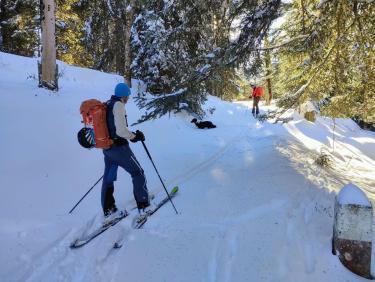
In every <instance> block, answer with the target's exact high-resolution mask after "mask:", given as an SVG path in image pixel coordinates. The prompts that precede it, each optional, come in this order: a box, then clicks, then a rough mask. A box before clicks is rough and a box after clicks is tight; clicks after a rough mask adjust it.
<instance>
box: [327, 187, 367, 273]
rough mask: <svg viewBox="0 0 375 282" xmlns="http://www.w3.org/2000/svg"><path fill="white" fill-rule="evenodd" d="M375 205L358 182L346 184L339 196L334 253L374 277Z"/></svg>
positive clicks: (350, 268)
mask: <svg viewBox="0 0 375 282" xmlns="http://www.w3.org/2000/svg"><path fill="white" fill-rule="evenodd" d="M372 212H373V210H372V205H371V202H370V201H369V200H368V198H367V197H366V195H365V193H363V192H362V190H361V189H359V188H358V187H357V186H355V185H353V184H348V185H346V186H344V187H343V188H342V189H341V191H340V193H339V194H338V195H337V197H336V202H335V219H334V226H333V240H332V253H333V254H335V255H336V254H337V255H338V257H339V259H340V261H341V262H342V264H343V265H344V266H346V267H347V268H348V269H349V270H351V271H352V272H354V273H356V274H358V275H360V276H363V277H365V278H371V277H372V275H371V252H372V218H373V215H372Z"/></svg>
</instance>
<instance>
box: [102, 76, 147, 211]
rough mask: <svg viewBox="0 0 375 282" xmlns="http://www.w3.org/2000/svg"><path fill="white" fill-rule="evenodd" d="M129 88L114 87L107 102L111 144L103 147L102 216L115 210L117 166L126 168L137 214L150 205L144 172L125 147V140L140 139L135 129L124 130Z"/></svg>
mask: <svg viewBox="0 0 375 282" xmlns="http://www.w3.org/2000/svg"><path fill="white" fill-rule="evenodd" d="M129 96H130V89H129V87H128V86H127V85H126V84H125V83H119V84H117V85H116V87H115V95H113V96H111V98H110V99H109V100H108V101H107V103H106V104H107V114H106V115H107V125H108V131H109V135H110V137H111V139H112V140H113V141H114V144H113V145H112V146H111V147H110V148H109V149H104V150H103V154H104V164H105V168H104V176H103V183H102V193H101V202H102V208H103V212H104V216H105V217H108V216H109V215H111V214H113V213H116V211H117V207H116V204H115V199H114V197H113V192H114V184H113V183H114V181H116V180H117V168H118V167H119V166H120V167H122V168H123V169H124V170H126V171H127V172H128V173H129V174H130V175H131V178H132V181H133V194H134V198H135V200H136V202H137V207H138V211H139V213H140V215H142V214H144V213H146V212H147V207H149V206H150V201H149V195H148V189H147V181H146V177H145V175H144V171H143V169H142V167H141V165H140V164H139V162H138V161H137V159H136V158H135V156H134V154H133V152H132V150H131V149H130V147H129V142H128V140H130V141H131V142H133V143H135V142H138V141H144V140H145V136H144V134H143V133H142V132H141V131H139V130H137V131H136V132H135V133H133V132H131V131H130V130H129V129H128V127H127V126H128V125H127V120H126V112H125V104H126V103H127V102H128V99H129Z"/></svg>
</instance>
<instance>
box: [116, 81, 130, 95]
mask: <svg viewBox="0 0 375 282" xmlns="http://www.w3.org/2000/svg"><path fill="white" fill-rule="evenodd" d="M115 96H116V97H119V98H122V97H128V96H130V88H129V86H127V85H126V84H125V83H119V84H117V85H116V87H115Z"/></svg>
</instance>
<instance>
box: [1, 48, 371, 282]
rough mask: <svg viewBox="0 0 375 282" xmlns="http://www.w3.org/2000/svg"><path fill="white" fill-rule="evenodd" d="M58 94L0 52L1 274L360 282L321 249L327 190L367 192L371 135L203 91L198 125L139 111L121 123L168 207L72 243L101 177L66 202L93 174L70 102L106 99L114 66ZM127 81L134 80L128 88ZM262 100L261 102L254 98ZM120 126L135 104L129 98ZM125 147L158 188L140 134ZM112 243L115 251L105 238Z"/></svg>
mask: <svg viewBox="0 0 375 282" xmlns="http://www.w3.org/2000/svg"><path fill="white" fill-rule="evenodd" d="M59 64H60V66H59V68H60V70H62V71H63V74H62V77H61V78H60V81H59V84H60V88H61V89H60V91H59V92H58V93H51V92H49V91H46V90H44V89H40V88H38V87H37V80H36V79H35V77H36V60H35V59H28V58H23V57H17V56H13V55H9V54H4V53H0V128H1V131H2V132H1V137H2V138H1V139H0V150H1V151H0V156H1V161H0V185H1V189H2V196H1V197H0V209H1V212H0V249H1V254H0V281H361V280H363V279H362V278H360V277H358V276H356V275H354V274H352V273H351V272H350V271H348V270H347V269H345V268H344V267H343V266H342V265H341V263H340V262H339V261H338V258H337V257H335V256H333V255H332V254H331V245H330V242H331V235H332V223H333V205H334V197H335V195H336V193H337V192H338V191H339V190H340V188H341V187H342V186H343V185H344V184H346V183H348V182H349V181H348V180H349V179H350V181H351V182H353V183H354V184H356V185H358V186H359V187H361V188H362V189H364V191H365V192H366V193H367V195H369V196H372V192H373V189H374V187H375V185H374V184H375V183H374V176H373V175H372V174H371V171H374V168H375V164H374V162H375V159H374V157H375V153H374V146H375V136H374V134H373V133H369V132H364V131H362V130H360V129H359V128H358V127H357V126H356V125H355V124H354V123H352V122H351V121H348V120H338V121H336V131H335V133H334V134H335V136H336V144H335V147H336V149H335V151H334V152H333V153H332V158H334V160H335V162H336V161H337V165H335V166H334V167H333V168H332V169H321V168H319V167H317V166H316V165H315V164H314V158H315V157H316V156H317V154H318V153H319V152H320V151H321V150H323V149H322V148H324V150H327V151H332V146H331V142H332V139H331V137H332V136H333V135H332V134H333V133H332V127H331V123H330V120H328V119H323V118H319V120H318V123H317V124H312V123H309V122H307V121H305V120H303V119H301V118H300V117H299V116H298V115H297V114H295V113H293V112H290V113H289V114H290V115H293V116H294V118H295V119H294V121H292V122H290V123H288V124H284V125H281V124H271V123H263V124H262V123H259V122H257V121H255V120H254V119H253V118H252V117H251V114H250V111H249V105H250V104H249V103H247V102H242V103H229V102H224V101H221V100H219V99H218V98H215V97H209V99H208V102H207V104H206V105H205V108H206V109H207V112H208V110H209V109H212V108H215V111H214V112H213V114H208V116H207V119H209V120H211V121H213V122H214V123H215V124H216V125H217V128H216V129H211V130H199V129H197V128H196V127H195V126H194V125H193V124H192V123H190V120H191V119H192V117H191V116H189V115H186V114H179V115H177V116H175V115H171V117H168V116H165V117H163V118H161V119H159V120H155V121H149V122H146V123H143V124H141V125H139V126H136V127H134V128H132V130H136V129H140V130H142V131H143V132H144V133H145V136H146V145H147V146H148V149H149V151H150V153H151V155H152V157H153V160H154V161H155V164H156V166H157V168H158V170H159V172H160V174H161V176H162V178H163V179H164V181H165V183H166V184H167V186H168V187H172V186H174V185H179V187H180V191H179V195H178V196H176V198H175V199H174V202H175V205H176V207H177V209H178V210H179V215H175V214H174V211H173V209H172V207H171V205H169V204H168V205H166V206H165V207H163V208H162V209H160V210H159V211H158V213H157V214H155V215H154V216H153V217H152V218H151V219H150V220H149V222H147V223H146V225H145V226H144V228H143V229H141V230H133V229H131V228H130V219H125V220H123V221H122V222H120V223H119V224H118V225H116V226H115V227H113V228H112V229H111V230H110V231H108V232H106V233H104V234H103V235H102V236H100V237H98V238H96V239H95V240H93V241H92V242H91V243H90V244H88V245H87V246H85V247H83V248H82V249H77V250H71V249H70V248H69V244H70V243H71V242H72V241H73V240H74V239H75V238H76V237H77V236H79V235H80V234H81V233H82V232H83V231H85V230H88V229H90V228H93V226H96V225H97V224H98V223H99V222H100V221H101V220H102V216H101V207H100V184H98V187H95V188H94V190H93V191H92V192H91V193H90V194H89V196H87V198H86V199H85V200H84V201H83V202H82V203H81V204H80V206H78V208H77V209H76V210H75V211H74V213H73V214H72V215H68V211H69V210H70V209H71V208H72V206H73V205H74V204H75V203H76V202H77V201H78V200H79V198H80V197H81V196H82V195H83V194H84V193H85V192H86V191H87V190H88V189H89V188H90V187H91V185H93V184H94V183H95V182H96V180H97V179H99V178H100V176H101V175H102V173H103V157H102V153H101V152H100V150H84V149H83V148H81V147H80V146H79V144H78V142H77V140H76V133H77V131H78V130H79V129H80V128H81V123H80V120H81V118H80V115H79V106H80V103H81V102H82V100H84V99H87V98H97V99H100V100H106V99H107V98H108V97H109V96H110V95H111V93H112V91H113V88H114V85H115V84H116V83H117V82H120V81H122V78H121V77H120V76H116V75H110V74H105V73H100V72H96V71H92V70H87V69H81V68H77V67H71V66H68V65H66V64H63V63H59ZM136 87H137V86H135V87H134V88H136ZM262 109H263V110H265V109H267V108H266V107H262ZM127 111H128V119H129V123H130V124H131V123H133V122H135V121H136V120H137V119H138V118H139V117H140V116H141V114H142V113H141V112H140V111H139V110H138V109H137V107H136V106H135V104H134V102H133V101H132V100H131V101H130V102H129V105H127ZM131 147H132V149H133V151H134V153H135V155H136V156H137V158H138V160H139V161H140V163H141V164H142V166H143V168H144V170H145V172H146V176H147V180H148V186H149V190H150V191H151V192H152V193H154V194H156V196H157V197H162V196H163V193H164V192H163V188H162V186H161V184H160V182H159V179H158V177H157V175H156V173H155V171H154V169H153V167H152V164H151V163H150V161H149V159H148V157H147V155H146V154H145V152H144V150H143V147H142V146H141V144H139V143H137V144H131ZM115 197H116V201H117V205H118V206H119V207H130V206H134V200H133V196H132V184H131V179H130V178H129V176H128V175H127V174H126V173H124V172H122V171H120V170H119V177H118V181H117V182H116V183H115ZM119 239H123V240H124V246H123V247H122V248H121V249H117V250H114V249H112V245H113V243H114V242H115V241H116V240H119Z"/></svg>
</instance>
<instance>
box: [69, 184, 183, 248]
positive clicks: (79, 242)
mask: <svg viewBox="0 0 375 282" xmlns="http://www.w3.org/2000/svg"><path fill="white" fill-rule="evenodd" d="M177 192H178V186H175V187H174V188H173V189H172V190H171V191H170V192H169V195H170V196H171V198H172V197H174V196H175V195H176V193H177ZM168 201H169V197H168V196H166V197H165V198H163V199H162V200H161V201H160V202H159V203H158V204H157V205H156V206H155V207H154V208H153V209H152V210H150V211H149V212H148V213H146V214H145V215H142V216H141V217H138V218H136V220H135V221H134V224H133V228H135V229H140V228H142V226H143V225H144V224H145V223H146V222H147V219H148V218H149V217H150V216H152V215H153V214H154V213H155V212H156V211H157V210H159V209H160V208H161V207H162V206H163V205H164V204H165V203H167V202H168ZM128 215H129V213H128V212H127V211H126V210H124V211H120V212H119V214H118V215H117V216H116V217H115V218H113V219H111V220H109V221H107V222H104V223H103V225H102V226H100V227H99V228H97V229H95V230H94V231H93V232H91V233H89V234H87V235H83V236H81V237H80V238H77V239H76V240H74V241H73V242H72V244H71V245H70V248H72V249H76V248H80V247H83V246H84V245H86V244H87V243H89V242H90V241H92V240H93V239H95V238H96V237H98V236H99V235H100V234H102V233H103V232H105V231H106V230H108V229H109V228H110V227H112V226H114V225H116V224H117V223H119V222H120V221H121V220H123V219H124V218H126V217H127V216H128ZM121 246H122V244H120V243H118V242H116V243H115V244H114V246H113V247H114V248H121Z"/></svg>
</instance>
